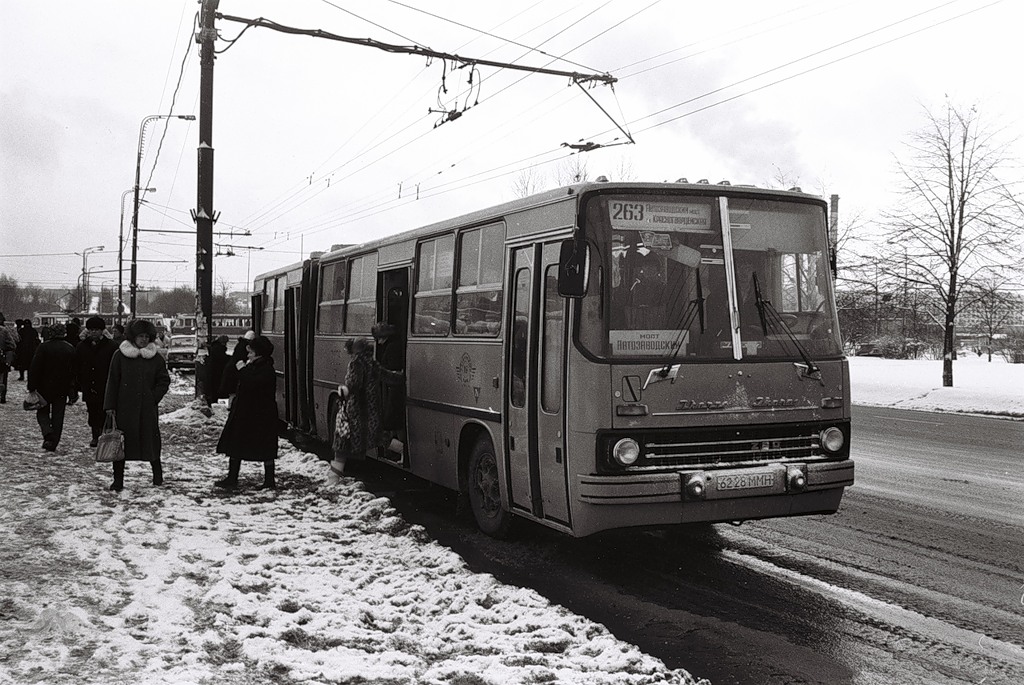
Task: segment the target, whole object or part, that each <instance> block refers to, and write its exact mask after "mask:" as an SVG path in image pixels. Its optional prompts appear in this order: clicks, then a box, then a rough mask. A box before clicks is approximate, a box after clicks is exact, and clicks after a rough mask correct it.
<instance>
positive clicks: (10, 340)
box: [0, 313, 19, 404]
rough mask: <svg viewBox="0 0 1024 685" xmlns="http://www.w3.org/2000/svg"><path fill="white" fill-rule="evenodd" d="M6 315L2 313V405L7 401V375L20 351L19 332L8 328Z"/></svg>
mask: <svg viewBox="0 0 1024 685" xmlns="http://www.w3.org/2000/svg"><path fill="white" fill-rule="evenodd" d="M5 322H6V319H5V318H4V315H3V314H2V313H0V404H3V403H4V402H6V401H7V374H8V373H9V372H10V370H11V366H12V364H13V363H14V354H15V351H16V350H17V349H18V340H19V338H18V331H17V329H11V328H8V326H7V324H6V323H5Z"/></svg>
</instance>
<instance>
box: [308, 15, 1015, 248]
mask: <svg viewBox="0 0 1024 685" xmlns="http://www.w3.org/2000/svg"><path fill="white" fill-rule="evenodd" d="M998 1H999V0H996V2H993V3H990V4H989V5H985V6H984V7H980V8H976V9H974V10H970V11H969V12H965V13H963V14H960V15H957V16H955V17H952V18H949V19H946V20H943V21H940V22H936V23H934V24H931V25H929V26H927V27H924V28H921V29H918V30H915V31H912V32H908V33H907V34H904V35H902V36H899V37H897V38H894V39H891V40H889V41H885V42H883V43H880V44H878V45H875V46H871V47H869V48H865V49H864V50H861V51H858V52H855V53H852V54H850V55H847V56H845V57H842V58H839V59H837V60H833V61H831V62H829V63H826V64H823V65H819V66H817V67H815V68H813V69H809V70H806V71H804V72H800V73H799V74H794V75H792V76H789V77H787V78H786V79H780V80H778V81H775V82H773V83H772V84H768V85H765V86H761V87H759V88H756V89H751V90H750V91H746V92H745V93H743V94H740V95H737V96H734V97H733V98H730V99H729V100H733V99H736V98H737V97H741V96H742V95H745V94H749V93H751V92H756V91H758V90H762V89H764V88H767V87H770V86H771V85H775V84H777V83H781V82H783V81H785V80H789V79H790V78H795V77H796V76H799V75H803V74H806V73H809V72H810V71H814V70H816V69H820V68H824V67H825V66H829V65H830V64H834V63H836V62H838V61H841V60H842V59H848V58H850V57H853V56H856V55H859V54H862V53H864V52H867V51H868V50H871V49H876V48H877V47H881V46H883V45H886V44H889V43H891V42H894V41H896V40H900V39H903V38H906V37H908V36H910V35H914V34H915V33H920V32H921V31H924V30H927V29H929V28H934V27H935V26H938V25H941V24H943V23H947V22H948V21H953V20H955V19H958V18H961V17H962V16H966V15H967V14H970V13H973V12H976V11H979V10H981V9H985V8H987V7H989V6H991V5H994V4H997V2H998ZM946 4H950V3H946ZM902 21H905V20H901V22H902ZM901 22H894V24H898V23H901ZM883 28H884V27H883ZM879 30H880V29H879ZM875 32H877V30H875V31H872V32H869V33H875ZM866 35H867V34H866ZM851 40H853V39H851ZM848 42H850V41H849V40H848V41H843V43H842V44H846V43H848ZM833 47H835V46H833ZM821 52H823V51H818V53H821ZM818 53H815V54H818ZM808 57H810V56H808ZM805 59H806V58H805ZM780 68H781V67H780ZM751 78H753V77H751ZM748 80H750V79H744V80H743V81H741V82H746V81H748ZM738 83H739V82H738ZM719 90H720V89H716V91H714V92H718V91H719ZM712 94H713V93H712ZM705 97H706V95H705ZM729 100H724V101H722V102H720V103H716V104H722V103H724V102H727V101H729ZM684 104H685V103H680V104H679V105H677V106H682V105H684ZM710 106H715V105H710ZM710 106H709V107H710ZM670 109H672V108H666V109H665V110H661V111H659V112H658V113H654V114H652V115H647V116H645V117H640V118H638V119H635V120H633V121H632V122H630V123H637V122H639V121H643V120H644V119H647V118H650V117H651V116H657V114H659V113H664V111H668V110H670ZM703 109H707V108H702V109H701V110H696V111H702V110H703ZM696 111H694V112H690V113H687V114H685V115H683V116H689V115H690V114H693V113H696ZM677 118H679V117H677ZM674 120H675V119H672V120H668V121H665V122H660V123H658V124H655V125H653V126H651V127H648V128H646V129H643V130H644V131H646V130H650V129H651V128H656V127H658V126H661V125H664V124H666V123H670V122H671V121H674ZM481 173H486V172H481ZM469 178H471V177H469ZM454 182H458V181H454ZM478 182H479V181H474V182H473V183H471V184H469V185H474V184H476V183H478ZM428 192H429V191H428ZM445 192H448V191H445ZM428 196H433V195H432V194H431V195H428ZM421 197H423V194H421ZM371 216H372V214H371ZM363 218H365V217H363ZM330 227H332V226H325V227H323V228H318V229H316V230H315V231H308V232H304V233H302V235H309V234H310V233H312V232H319V231H320V230H325V229H326V228H330Z"/></svg>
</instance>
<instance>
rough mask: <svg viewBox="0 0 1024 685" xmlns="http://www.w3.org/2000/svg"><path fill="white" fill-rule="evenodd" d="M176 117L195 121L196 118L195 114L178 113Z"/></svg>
mask: <svg viewBox="0 0 1024 685" xmlns="http://www.w3.org/2000/svg"><path fill="white" fill-rule="evenodd" d="M178 118H179V119H184V120H185V121H195V120H196V115H195V114H179V115H178Z"/></svg>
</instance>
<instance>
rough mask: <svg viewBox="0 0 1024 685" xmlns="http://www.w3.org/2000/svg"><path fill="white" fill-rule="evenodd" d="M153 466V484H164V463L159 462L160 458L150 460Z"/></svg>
mask: <svg viewBox="0 0 1024 685" xmlns="http://www.w3.org/2000/svg"><path fill="white" fill-rule="evenodd" d="M150 464H152V466H153V485H163V484H164V465H163V464H161V463H160V460H159V459H157V460H155V461H152V462H150Z"/></svg>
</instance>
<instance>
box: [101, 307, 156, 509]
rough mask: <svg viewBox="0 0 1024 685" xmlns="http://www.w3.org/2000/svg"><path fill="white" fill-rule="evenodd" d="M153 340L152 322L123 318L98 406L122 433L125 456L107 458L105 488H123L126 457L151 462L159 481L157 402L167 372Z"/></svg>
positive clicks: (154, 481) (118, 490)
mask: <svg viewBox="0 0 1024 685" xmlns="http://www.w3.org/2000/svg"><path fill="white" fill-rule="evenodd" d="M155 340H156V327H155V326H154V325H153V324H152V323H150V322H149V321H144V320H142V319H136V320H135V321H132V322H131V323H129V324H128V328H127V330H126V331H125V339H124V340H122V341H121V344H120V345H118V348H117V352H115V353H114V356H113V358H112V359H111V360H110V375H109V376H108V378H107V387H106V391H105V393H104V396H103V409H104V410H105V411H106V413H107V416H108V417H109V418H111V419H113V420H115V421H116V422H117V427H118V428H119V429H120V430H121V431H123V433H124V459H125V460H124V461H115V462H113V465H114V482H113V483H111V484H110V489H111V490H114V491H115V492H120V491H121V490H123V489H124V470H125V463H126V462H129V461H148V462H149V463H150V465H151V466H152V467H153V485H162V484H163V482H164V471H163V465H162V464H161V463H160V447H161V444H160V414H159V410H158V405H159V404H160V400H162V399H163V398H164V395H166V394H167V389H168V388H170V386H171V376H170V374H169V373H167V364H166V363H165V362H164V357H163V355H162V354H159V353H158V352H157V346H156V343H155Z"/></svg>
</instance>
